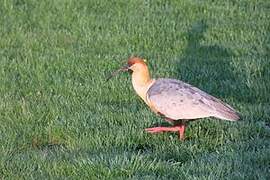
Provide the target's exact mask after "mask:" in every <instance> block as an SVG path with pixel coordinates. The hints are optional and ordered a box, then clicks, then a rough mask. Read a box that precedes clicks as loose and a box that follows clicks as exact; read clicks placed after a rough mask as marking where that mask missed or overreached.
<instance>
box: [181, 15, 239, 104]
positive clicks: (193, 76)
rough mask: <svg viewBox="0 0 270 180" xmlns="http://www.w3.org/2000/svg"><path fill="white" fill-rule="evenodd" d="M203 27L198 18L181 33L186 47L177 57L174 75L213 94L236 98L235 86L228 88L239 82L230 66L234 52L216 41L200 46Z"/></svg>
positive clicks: (203, 37) (202, 38)
mask: <svg viewBox="0 0 270 180" xmlns="http://www.w3.org/2000/svg"><path fill="white" fill-rule="evenodd" d="M207 28H208V26H207V24H206V22H205V21H203V20H202V21H199V22H196V23H195V24H193V26H192V27H191V29H190V30H189V31H188V32H187V33H185V34H184V36H186V39H187V46H186V49H185V51H184V53H183V54H181V56H180V58H178V59H177V70H176V76H177V77H178V78H179V79H181V80H183V81H185V82H187V83H190V84H192V85H194V86H197V87H199V88H200V89H202V90H204V91H206V92H208V93H210V94H212V95H214V96H218V97H230V98H235V99H237V98H238V97H237V93H236V92H235V90H236V89H230V87H235V86H237V83H239V82H241V80H240V79H239V76H238V75H237V74H236V73H235V71H234V68H233V67H232V65H231V61H232V59H233V57H234V56H235V55H234V53H233V51H232V50H230V49H229V48H225V47H222V46H220V45H217V44H213V45H204V43H205V41H204V40H205V35H204V34H205V32H206V31H207ZM227 84H229V85H230V86H229V87H228V86H226V85H227Z"/></svg>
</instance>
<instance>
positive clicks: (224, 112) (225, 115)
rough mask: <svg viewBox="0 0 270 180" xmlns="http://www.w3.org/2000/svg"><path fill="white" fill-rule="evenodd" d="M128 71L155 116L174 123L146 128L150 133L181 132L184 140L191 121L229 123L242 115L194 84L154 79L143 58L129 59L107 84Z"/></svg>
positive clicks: (136, 88) (167, 79) (136, 90)
mask: <svg viewBox="0 0 270 180" xmlns="http://www.w3.org/2000/svg"><path fill="white" fill-rule="evenodd" d="M127 71H128V72H130V73H131V80H132V86H133V88H134V90H135V92H136V93H137V95H139V97H140V98H141V99H142V100H143V101H144V102H145V104H146V105H148V106H149V107H150V109H151V110H152V111H153V112H154V113H156V114H157V115H159V116H161V117H163V118H164V119H165V120H166V121H167V122H169V123H170V124H171V126H168V127H165V126H157V127H151V128H146V129H145V130H146V131H147V132H149V133H161V132H178V134H179V139H180V140H184V139H185V129H186V126H187V124H188V122H190V121H194V120H197V119H202V118H208V117H210V118H217V119H222V120H228V121H237V120H239V119H240V115H239V113H238V112H237V111H236V110H235V109H234V108H232V107H231V106H230V105H228V104H226V103H225V102H223V101H221V100H220V99H218V98H216V97H214V96H212V95H209V94H208V93H206V92H204V91H202V90H201V89H199V88H197V87H195V86H193V85H190V84H188V83H185V82H183V81H180V80H177V79H170V78H157V79H152V78H151V76H150V72H149V70H148V66H147V62H146V60H145V59H143V58H140V57H136V56H134V57H130V58H129V59H128V62H127V64H126V65H124V66H123V67H121V68H120V69H118V70H116V71H115V72H113V73H111V75H110V76H109V77H108V78H107V81H108V80H109V79H111V78H112V77H113V76H115V75H117V74H118V73H120V72H127Z"/></svg>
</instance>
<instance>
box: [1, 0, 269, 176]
mask: <svg viewBox="0 0 270 180" xmlns="http://www.w3.org/2000/svg"><path fill="white" fill-rule="evenodd" d="M0 4H1V6H0V154H1V155H0V179H30V178H31V179H45V178H46V179H47V178H51V179H53V178H58V179H62V178H69V179H270V93H269V92H270V70H269V69H270V1H266V0H258V1H257V0H240V1H234V0H231V1H224V2H222V1H210V0H209V1H199V0H195V1H192V0H181V1H180V0H174V1H161V0H158V1H142V0H138V1H132V0H130V1H127V0H119V1H88V0H78V1H75V0H74V1H71V0H55V1H52V0H44V1H36V0H1V1H0ZM131 55H138V56H141V57H144V58H146V59H148V61H149V67H150V70H151V73H152V75H153V76H154V77H171V78H177V79H181V80H183V81H186V82H188V83H191V84H193V85H195V86H197V87H199V88H201V89H203V90H205V91H207V92H208V93H210V94H212V95H215V96H217V97H220V98H221V99H222V100H224V101H225V102H228V103H229V104H231V105H232V106H234V107H235V108H236V109H237V110H238V111H239V112H241V115H242V119H241V121H239V122H227V121H219V120H213V119H204V120H201V121H195V122H193V123H191V124H190V126H189V127H188V129H187V132H186V136H187V140H186V141H184V142H180V141H178V139H177V135H176V134H173V133H172V134H170V133H164V134H159V135H151V134H147V133H146V132H144V128H147V127H151V126H154V125H155V124H157V123H158V124H160V123H163V120H162V119H161V118H159V117H157V116H155V115H154V114H153V113H152V112H151V111H150V110H149V109H148V108H147V107H146V105H145V104H144V103H143V102H142V101H141V100H140V99H139V98H138V97H137V96H136V95H135V93H134V90H133V89H132V86H131V81H130V77H129V76H128V74H123V75H121V76H118V77H117V78H115V79H113V80H111V81H110V82H108V83H105V77H106V75H107V74H108V73H109V72H111V71H113V70H114V69H116V68H118V67H119V66H121V65H122V64H123V63H124V62H125V61H126V60H127V58H128V57H129V56H131Z"/></svg>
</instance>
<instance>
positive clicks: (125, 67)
mask: <svg viewBox="0 0 270 180" xmlns="http://www.w3.org/2000/svg"><path fill="white" fill-rule="evenodd" d="M128 68H129V66H128V65H125V66H123V67H121V68H120V69H118V70H116V71H114V72H112V73H111V74H110V75H109V76H108V77H107V78H106V81H109V80H110V79H111V78H112V77H114V76H116V75H117V74H119V73H120V72H126V71H128Z"/></svg>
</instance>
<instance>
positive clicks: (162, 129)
mask: <svg viewBox="0 0 270 180" xmlns="http://www.w3.org/2000/svg"><path fill="white" fill-rule="evenodd" d="M145 130H146V131H147V132H149V133H161V132H179V139H180V140H184V139H185V137H184V132H185V126H184V125H177V126H173V127H152V128H146V129H145Z"/></svg>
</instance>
